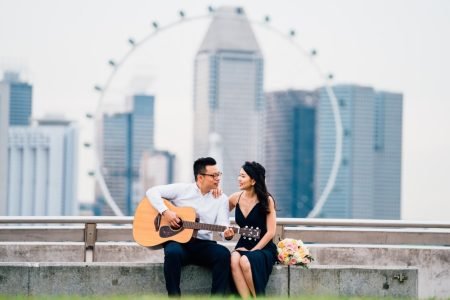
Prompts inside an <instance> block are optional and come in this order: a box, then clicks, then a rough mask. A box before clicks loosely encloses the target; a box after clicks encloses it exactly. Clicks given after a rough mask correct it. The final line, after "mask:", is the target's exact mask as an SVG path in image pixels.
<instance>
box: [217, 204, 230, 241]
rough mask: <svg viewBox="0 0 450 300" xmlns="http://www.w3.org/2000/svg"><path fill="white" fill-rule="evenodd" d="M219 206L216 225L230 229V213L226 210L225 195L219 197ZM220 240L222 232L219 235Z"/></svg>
mask: <svg viewBox="0 0 450 300" xmlns="http://www.w3.org/2000/svg"><path fill="white" fill-rule="evenodd" d="M220 201H221V203H220V206H219V211H218V212H217V219H216V224H218V225H222V226H226V227H230V212H229V209H228V197H227V196H226V195H222V196H221V197H220ZM220 236H221V237H222V239H224V235H223V232H221V233H220Z"/></svg>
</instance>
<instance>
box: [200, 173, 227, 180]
mask: <svg viewBox="0 0 450 300" xmlns="http://www.w3.org/2000/svg"><path fill="white" fill-rule="evenodd" d="M200 175H203V176H210V177H212V178H214V179H219V178H220V177H222V172H219V173H214V174H206V173H200Z"/></svg>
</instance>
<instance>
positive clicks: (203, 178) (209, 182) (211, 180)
mask: <svg viewBox="0 0 450 300" xmlns="http://www.w3.org/2000/svg"><path fill="white" fill-rule="evenodd" d="M198 178H199V180H200V184H201V186H202V187H203V188H204V189H206V190H208V191H210V190H212V189H216V188H218V187H219V183H220V179H221V178H222V173H221V172H220V171H219V167H217V165H214V166H206V168H205V172H203V173H202V174H200V175H199V177H198Z"/></svg>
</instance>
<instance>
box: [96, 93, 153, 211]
mask: <svg viewBox="0 0 450 300" xmlns="http://www.w3.org/2000/svg"><path fill="white" fill-rule="evenodd" d="M129 106H130V107H131V109H130V111H129V112H125V113H117V114H112V115H104V116H103V120H102V126H101V128H102V131H101V134H100V138H101V142H100V145H101V153H102V155H101V157H102V158H101V160H102V161H101V165H102V168H103V172H104V174H103V175H104V178H105V182H106V185H107V186H108V189H109V191H110V193H111V196H112V198H113V199H114V201H115V202H116V203H117V205H118V206H119V208H120V209H121V210H122V212H123V213H124V214H125V215H131V214H133V212H134V208H135V205H136V203H138V202H139V200H140V197H139V198H138V197H137V195H136V193H134V190H135V189H136V188H138V187H139V184H140V182H139V168H140V162H141V159H142V156H143V154H144V152H147V153H149V152H151V151H153V148H154V117H155V116H154V96H151V95H134V96H133V97H131V98H130V100H129ZM96 195H97V196H96V198H97V201H100V203H101V210H102V215H111V214H113V212H112V210H111V209H110V207H109V206H108V205H107V204H106V203H104V202H103V196H102V195H101V194H100V190H99V189H98V187H97V190H96ZM135 195H136V196H135ZM141 196H142V195H141Z"/></svg>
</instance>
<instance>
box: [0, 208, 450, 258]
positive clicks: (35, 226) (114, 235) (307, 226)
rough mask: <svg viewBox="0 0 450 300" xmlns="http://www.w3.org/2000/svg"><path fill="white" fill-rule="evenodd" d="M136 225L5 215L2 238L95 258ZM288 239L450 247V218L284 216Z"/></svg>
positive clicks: (126, 238)
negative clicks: (78, 249)
mask: <svg viewBox="0 0 450 300" xmlns="http://www.w3.org/2000/svg"><path fill="white" fill-rule="evenodd" d="M231 222H232V223H234V219H231ZM132 223H133V218H132V217H59V216H58V217H47V216H46V217H0V241H1V242H42V243H48V242H80V243H84V245H85V261H88V262H89V261H93V251H94V248H95V245H96V243H101V242H133V235H132ZM285 237H290V238H295V239H301V240H303V241H304V242H306V243H319V244H378V245H436V246H450V222H411V221H398V220H356V219H352V220H348V219H301V218H278V219H277V233H276V236H275V238H274V240H275V241H278V240H280V239H283V238H285Z"/></svg>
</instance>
